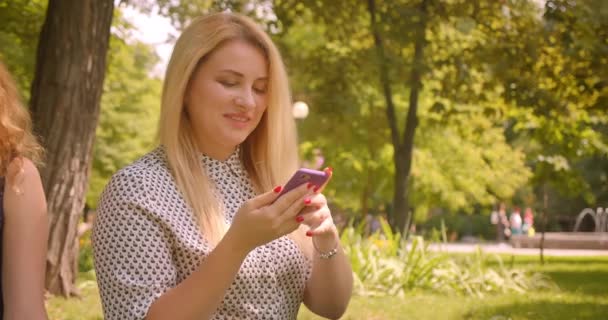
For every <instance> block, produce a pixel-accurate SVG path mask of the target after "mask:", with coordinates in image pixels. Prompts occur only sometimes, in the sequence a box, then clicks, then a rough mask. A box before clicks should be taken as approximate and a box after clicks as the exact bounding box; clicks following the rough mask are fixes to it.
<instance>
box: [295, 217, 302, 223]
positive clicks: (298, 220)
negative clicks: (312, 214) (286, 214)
mask: <svg viewBox="0 0 608 320" xmlns="http://www.w3.org/2000/svg"><path fill="white" fill-rule="evenodd" d="M296 221H297V222H302V221H304V217H302V216H297V217H296Z"/></svg>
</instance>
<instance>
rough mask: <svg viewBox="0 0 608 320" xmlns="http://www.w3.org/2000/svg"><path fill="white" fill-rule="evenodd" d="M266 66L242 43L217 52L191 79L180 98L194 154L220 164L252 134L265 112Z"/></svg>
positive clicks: (255, 51) (254, 49) (258, 54)
mask: <svg viewBox="0 0 608 320" xmlns="http://www.w3.org/2000/svg"><path fill="white" fill-rule="evenodd" d="M267 88H268V61H267V60H266V57H265V56H264V54H263V52H262V51H261V49H259V48H257V47H255V46H253V45H251V44H249V43H248V42H245V41H242V40H231V41H228V42H226V43H224V44H223V45H221V46H219V47H218V48H216V49H215V50H214V51H213V52H212V53H211V54H210V55H209V56H207V58H206V60H205V61H204V62H203V63H201V64H200V65H199V67H198V69H197V70H195V72H194V73H193V75H192V79H191V81H190V85H189V88H188V91H187V92H186V95H185V97H184V99H185V104H186V112H187V114H188V117H189V119H190V122H191V125H192V127H193V130H194V133H195V135H196V140H197V144H198V147H199V150H200V151H201V152H203V153H205V154H207V155H208V156H210V157H212V158H215V159H219V160H223V159H226V158H227V157H228V156H230V154H231V153H232V152H234V150H235V148H236V147H237V146H238V145H239V144H241V143H242V142H243V141H245V139H246V138H247V137H248V136H249V134H251V132H252V131H253V130H254V129H255V128H256V127H257V125H258V123H260V119H261V118H262V115H263V114H264V111H265V110H266V106H267V101H268V96H267Z"/></svg>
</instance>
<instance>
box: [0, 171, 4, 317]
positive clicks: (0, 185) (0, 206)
mask: <svg viewBox="0 0 608 320" xmlns="http://www.w3.org/2000/svg"><path fill="white" fill-rule="evenodd" d="M3 234H4V177H0V319H2V317H3V316H4V302H3V301H2V239H4V236H3Z"/></svg>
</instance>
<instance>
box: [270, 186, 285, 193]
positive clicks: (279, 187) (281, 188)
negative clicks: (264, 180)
mask: <svg viewBox="0 0 608 320" xmlns="http://www.w3.org/2000/svg"><path fill="white" fill-rule="evenodd" d="M281 190H283V187H281V186H277V187H276V188H274V189H273V190H272V191H274V192H275V193H279V192H281Z"/></svg>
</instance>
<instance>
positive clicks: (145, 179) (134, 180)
mask: <svg viewBox="0 0 608 320" xmlns="http://www.w3.org/2000/svg"><path fill="white" fill-rule="evenodd" d="M170 176H171V175H170V172H169V168H168V166H167V161H166V157H165V153H164V150H163V148H162V147H157V148H156V149H154V150H152V151H151V152H149V153H147V154H145V155H144V156H142V157H141V158H139V159H137V160H135V162H133V163H131V164H129V165H127V166H126V167H124V168H122V169H120V170H119V171H118V172H116V173H115V174H114V175H113V176H112V178H111V179H110V181H109V182H108V184H107V185H106V188H105V189H104V192H103V195H107V194H112V197H116V196H120V197H130V196H137V197H141V196H142V195H145V193H147V192H149V191H150V190H151V189H154V188H151V187H153V186H154V185H156V184H158V181H163V180H165V179H159V178H158V177H165V178H168V177H170ZM102 198H103V196H102Z"/></svg>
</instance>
